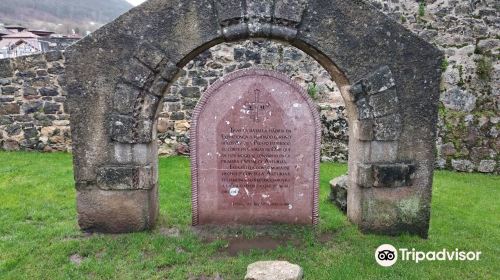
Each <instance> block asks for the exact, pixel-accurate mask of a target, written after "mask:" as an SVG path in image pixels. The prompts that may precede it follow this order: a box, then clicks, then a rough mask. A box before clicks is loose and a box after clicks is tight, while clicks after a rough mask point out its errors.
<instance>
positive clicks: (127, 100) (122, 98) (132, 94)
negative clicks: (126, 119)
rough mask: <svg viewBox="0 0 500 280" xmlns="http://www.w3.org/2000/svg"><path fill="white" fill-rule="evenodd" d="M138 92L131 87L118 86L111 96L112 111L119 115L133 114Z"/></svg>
mask: <svg viewBox="0 0 500 280" xmlns="http://www.w3.org/2000/svg"><path fill="white" fill-rule="evenodd" d="M139 94H140V90H139V89H138V88H136V87H134V86H132V85H127V84H118V85H117V86H116V89H115V92H114V94H113V109H114V110H115V111H116V112H117V113H119V114H131V113H133V112H134V108H135V106H136V102H137V99H138V97H139Z"/></svg>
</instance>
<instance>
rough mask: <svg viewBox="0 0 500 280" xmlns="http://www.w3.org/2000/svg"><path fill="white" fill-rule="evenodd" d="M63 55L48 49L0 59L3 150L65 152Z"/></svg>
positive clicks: (66, 124)
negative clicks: (13, 57)
mask: <svg viewBox="0 0 500 280" xmlns="http://www.w3.org/2000/svg"><path fill="white" fill-rule="evenodd" d="M63 73H64V58H63V54H62V53H61V52H51V53H46V54H38V55H32V56H24V57H18V58H15V59H3V60H0V146H1V147H2V148H3V149H4V150H8V151H12V150H35V151H69V150H70V149H71V141H70V130H69V115H68V114H66V113H65V112H66V111H67V110H66V109H65V108H64V103H65V101H66V96H65V93H64V91H63V90H61V86H60V83H61V82H62V81H61V80H62V78H63V75H62V74H63Z"/></svg>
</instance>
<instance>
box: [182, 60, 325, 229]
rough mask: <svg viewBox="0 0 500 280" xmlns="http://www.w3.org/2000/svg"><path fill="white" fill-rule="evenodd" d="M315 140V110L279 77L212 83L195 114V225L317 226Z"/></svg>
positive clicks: (250, 75)
mask: <svg viewBox="0 0 500 280" xmlns="http://www.w3.org/2000/svg"><path fill="white" fill-rule="evenodd" d="M320 136H321V125H320V120H319V115H318V111H317V109H316V105H315V104H314V103H313V102H312V100H311V99H310V97H309V95H308V94H307V93H306V91H305V90H304V89H303V88H301V87H300V86H299V85H298V84H297V83H295V82H294V81H292V80H291V79H289V78H288V77H286V76H285V75H283V74H281V73H278V72H274V71H268V70H261V69H249V70H241V71H237V72H234V73H231V74H229V75H227V76H225V77H223V78H221V79H220V80H218V81H217V82H215V83H214V84H213V85H212V86H211V87H210V88H209V89H208V90H207V91H206V92H205V93H204V94H203V96H202V97H201V99H200V101H199V103H198V105H197V106H196V108H195V110H194V113H193V122H192V127H191V172H192V202H193V209H192V210H193V225H204V224H255V225H257V224H316V223H317V219H318V188H319V186H318V184H319V183H318V182H319V154H320V144H321V143H320Z"/></svg>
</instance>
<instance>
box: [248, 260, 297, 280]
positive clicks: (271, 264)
mask: <svg viewBox="0 0 500 280" xmlns="http://www.w3.org/2000/svg"><path fill="white" fill-rule="evenodd" d="M303 276H304V272H303V270H302V268H301V267H300V266H298V265H296V264H291V263H289V262H286V261H260V262H255V263H252V264H250V265H248V267H247V274H246V275H245V280H301V279H302V277H303Z"/></svg>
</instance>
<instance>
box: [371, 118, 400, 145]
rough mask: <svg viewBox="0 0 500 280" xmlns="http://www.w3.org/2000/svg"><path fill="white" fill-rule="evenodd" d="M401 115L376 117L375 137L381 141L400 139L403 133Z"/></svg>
mask: <svg viewBox="0 0 500 280" xmlns="http://www.w3.org/2000/svg"><path fill="white" fill-rule="evenodd" d="M401 126H402V121H401V116H400V115H388V116H385V117H380V118H377V119H375V128H374V138H375V139H376V140H381V141H392V140H398V138H399V136H400V134H401Z"/></svg>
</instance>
